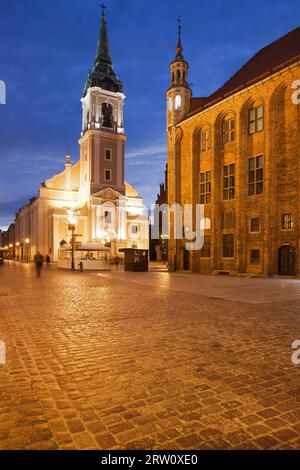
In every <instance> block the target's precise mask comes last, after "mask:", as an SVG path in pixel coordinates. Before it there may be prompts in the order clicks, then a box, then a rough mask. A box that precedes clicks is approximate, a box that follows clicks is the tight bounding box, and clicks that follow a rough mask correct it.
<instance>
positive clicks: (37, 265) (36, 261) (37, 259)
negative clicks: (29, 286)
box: [34, 251, 44, 277]
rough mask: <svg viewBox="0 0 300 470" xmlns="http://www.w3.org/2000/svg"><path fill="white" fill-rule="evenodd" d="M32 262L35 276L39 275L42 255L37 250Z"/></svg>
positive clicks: (42, 260)
mask: <svg viewBox="0 0 300 470" xmlns="http://www.w3.org/2000/svg"><path fill="white" fill-rule="evenodd" d="M34 264H35V268H36V275H37V277H40V275H41V271H42V267H43V264H44V258H43V255H41V253H40V252H39V251H38V252H37V254H36V255H35V257H34Z"/></svg>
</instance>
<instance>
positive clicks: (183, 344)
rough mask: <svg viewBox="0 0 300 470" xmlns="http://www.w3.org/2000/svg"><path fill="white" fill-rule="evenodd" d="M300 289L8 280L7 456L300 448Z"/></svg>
mask: <svg viewBox="0 0 300 470" xmlns="http://www.w3.org/2000/svg"><path fill="white" fill-rule="evenodd" d="M299 292H300V281H296V280H294V281H282V280H279V279H278V280H277V279H274V280H262V279H233V278H227V279H224V278H223V279H220V278H218V277H210V278H208V277H206V276H199V275H196V276H194V275H191V274H186V275H184V274H174V275H170V274H168V273H166V272H150V273H143V274H139V275H137V274H130V273H128V274H126V273H111V274H97V273H90V274H86V273H83V274H81V273H70V272H64V271H58V270H57V269H56V268H55V267H50V268H49V269H47V268H46V267H45V268H44V271H43V273H42V277H41V278H39V279H37V278H36V277H35V272H34V267H33V266H32V265H31V264H16V263H5V265H4V266H3V267H2V268H1V270H0V341H4V342H5V345H6V359H7V363H6V365H0V449H170V450H173V449H174V450H175V449H299V448H300V366H295V365H293V364H292V361H291V356H292V352H293V351H292V349H291V345H292V343H293V341H295V339H300V311H299V301H300V298H299Z"/></svg>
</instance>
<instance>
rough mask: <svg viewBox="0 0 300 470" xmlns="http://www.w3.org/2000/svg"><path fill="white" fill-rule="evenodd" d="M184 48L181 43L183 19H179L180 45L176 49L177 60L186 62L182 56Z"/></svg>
mask: <svg viewBox="0 0 300 470" xmlns="http://www.w3.org/2000/svg"><path fill="white" fill-rule="evenodd" d="M182 51H183V47H182V43H181V17H180V16H179V17H178V43H177V47H176V60H184V59H183V55H182Z"/></svg>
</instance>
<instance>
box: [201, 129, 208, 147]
mask: <svg viewBox="0 0 300 470" xmlns="http://www.w3.org/2000/svg"><path fill="white" fill-rule="evenodd" d="M200 147H201V152H206V151H207V150H210V129H204V130H203V131H202V132H201V136H200Z"/></svg>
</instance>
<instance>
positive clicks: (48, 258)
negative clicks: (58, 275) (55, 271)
mask: <svg viewBox="0 0 300 470" xmlns="http://www.w3.org/2000/svg"><path fill="white" fill-rule="evenodd" d="M50 262H51V259H50V256H49V255H47V256H46V263H47V267H48V268H49V265H50Z"/></svg>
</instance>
